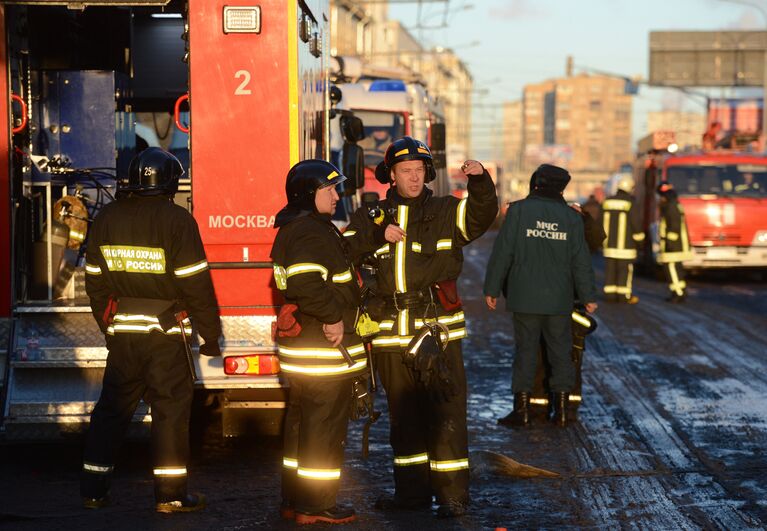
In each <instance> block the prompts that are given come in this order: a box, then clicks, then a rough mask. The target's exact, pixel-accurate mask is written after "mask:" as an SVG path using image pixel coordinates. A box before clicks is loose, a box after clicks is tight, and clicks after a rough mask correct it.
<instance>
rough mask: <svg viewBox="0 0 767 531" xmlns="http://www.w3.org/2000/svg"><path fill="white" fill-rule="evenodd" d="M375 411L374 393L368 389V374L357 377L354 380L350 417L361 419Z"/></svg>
mask: <svg viewBox="0 0 767 531" xmlns="http://www.w3.org/2000/svg"><path fill="white" fill-rule="evenodd" d="M372 411H373V395H372V394H371V393H370V391H369V390H368V379H367V377H366V376H360V377H359V378H355V379H354V381H353V382H352V404H351V411H350V417H351V419H352V420H359V419H362V418H365V417H367V416H370V415H371V413H372Z"/></svg>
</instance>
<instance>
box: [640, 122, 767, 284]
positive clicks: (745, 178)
mask: <svg viewBox="0 0 767 531" xmlns="http://www.w3.org/2000/svg"><path fill="white" fill-rule="evenodd" d="M655 136H656V137H657V138H656V142H655V145H651V144H652V142H650V143H649V144H648V143H647V142H645V144H646V145H645V148H647V147H649V149H644V150H643V151H644V152H645V153H646V154H645V155H643V156H642V157H640V160H639V164H638V175H637V179H636V180H637V199H638V201H639V203H640V204H641V205H642V208H643V213H644V219H645V224H646V229H647V231H648V233H649V234H650V236H652V238H651V241H650V242H649V243H648V246H647V248H646V249H645V253H644V256H645V258H646V260H647V262H648V263H654V257H655V254H656V252H657V242H658V238H657V215H658V214H657V204H656V194H655V189H656V187H657V185H658V184H659V183H660V182H662V181H667V182H669V183H671V184H672V185H673V187H674V189H675V190H676V191H677V193H678V195H679V201H680V203H681V204H682V206H683V207H684V211H685V217H686V221H687V228H688V231H689V237H690V246H691V248H692V256H691V258H690V259H689V260H687V261H685V262H684V264H685V266H686V267H688V268H690V269H711V268H742V267H755V268H765V267H767V156H765V155H764V154H761V153H748V152H738V151H733V150H724V149H717V150H711V151H698V152H684V153H669V152H668V149H667V148H668V147H669V146H670V145H671V148H672V150H673V149H674V147H675V145H673V136H669V135H668V134H667V133H664V132H659V133H656V134H655ZM648 140H652V139H648Z"/></svg>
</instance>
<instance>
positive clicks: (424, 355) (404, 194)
mask: <svg viewBox="0 0 767 531" xmlns="http://www.w3.org/2000/svg"><path fill="white" fill-rule="evenodd" d="M462 170H463V172H464V174H466V175H467V176H468V181H469V182H468V197H467V198H465V199H461V200H459V199H457V198H455V197H453V196H447V197H435V196H434V195H433V193H432V191H431V190H430V189H429V188H428V187H426V186H425V184H426V183H428V182H430V181H432V180H434V179H435V178H436V171H435V168H434V163H433V159H432V156H431V152H430V150H429V148H428V147H427V146H426V144H424V143H423V142H421V141H419V140H416V139H414V138H411V137H407V136H406V137H403V138H400V139H398V140H395V141H394V142H392V144H391V145H390V146H389V147H388V149H387V150H386V154H385V156H384V160H383V162H381V163H380V164H379V166H378V167H377V168H376V179H378V180H379V181H380V182H381V183H385V184H386V183H388V184H390V186H391V187H390V189H389V190H388V192H387V194H386V198H385V199H383V200H381V201H379V202H378V203H377V205H375V206H374V207H373V208H372V209H369V208H366V207H363V208H361V209H359V210H358V211H357V212H355V214H354V215H353V217H352V221H351V224H350V225H349V228H348V230H347V231H346V232H345V233H344V235H345V236H346V238H347V240H349V241H350V242H351V243H353V244H354V245H355V246H357V248H359V249H360V250H362V249H366V250H367V251H368V252H369V253H370V261H371V263H372V264H373V265H374V266H375V268H376V269H377V273H376V286H375V300H374V301H373V302H371V303H370V304H368V308H369V309H371V308H375V307H378V311H377V315H374V316H373V317H374V318H376V317H377V320H378V321H379V326H380V330H381V331H380V334H379V335H378V336H377V337H376V338H375V339H374V340H373V349H374V352H375V357H376V363H377V368H378V373H379V376H380V378H381V382H382V383H383V386H384V389H385V390H386V397H387V400H388V404H389V414H390V424H391V436H390V441H391V445H392V449H393V453H394V484H395V492H394V496H393V497H382V498H380V499H379V500H378V501H377V503H376V506H377V507H378V508H379V509H384V510H386V509H394V510H397V509H420V508H424V509H428V508H430V507H431V502H432V497H433V496H435V497H436V501H437V504H438V505H439V508H438V511H437V516H439V517H451V516H459V515H461V514H463V513H464V512H465V511H466V508H467V506H468V503H469V490H468V488H469V462H468V447H467V430H466V377H465V372H464V365H463V355H462V352H461V338H463V337H465V336H466V325H465V321H464V313H463V307H462V303H461V300H460V298H459V296H458V293H457V289H456V280H457V278H458V275H459V274H460V272H461V266H462V265H463V253H462V249H463V247H464V246H465V245H467V244H468V243H470V242H471V241H472V240H474V239H475V238H478V237H479V236H480V235H482V234H483V233H484V232H485V231H486V230H487V228H488V227H489V226H490V224H491V223H492V222H493V220H494V219H495V217H496V214H497V212H498V201H497V197H496V191H495V185H494V184H493V181H492V179H491V177H490V175H489V174H488V173H487V171H486V170H485V169H484V168H483V167H482V165H481V164H480V163H479V162H477V161H473V160H469V161H466V162H465V163H464V164H463V167H462ZM381 232H383V235H384V238H385V241H383V242H380V241H379V239H378V235H379V234H380V233H381ZM427 345H428V348H427Z"/></svg>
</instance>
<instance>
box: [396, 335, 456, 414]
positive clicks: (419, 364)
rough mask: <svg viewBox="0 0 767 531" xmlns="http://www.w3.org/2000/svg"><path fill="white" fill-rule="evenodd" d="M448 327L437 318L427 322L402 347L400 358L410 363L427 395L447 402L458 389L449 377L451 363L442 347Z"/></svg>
mask: <svg viewBox="0 0 767 531" xmlns="http://www.w3.org/2000/svg"><path fill="white" fill-rule="evenodd" d="M449 336H450V330H448V328H447V326H445V325H444V324H442V323H439V322H436V323H435V322H427V323H424V325H423V326H422V327H421V329H420V330H419V331H418V333H417V334H416V335H415V336H414V337H413V339H412V340H411V341H410V344H409V345H408V346H407V348H406V349H405V350H404V351H403V353H402V356H403V362H404V363H405V365H406V366H408V367H411V368H412V369H413V370H414V371H415V372H416V374H417V375H418V379H419V381H420V383H421V384H422V385H423V386H424V388H426V390H427V392H428V393H429V395H430V396H432V397H433V398H434V400H436V401H439V402H447V401H448V400H450V399H451V398H453V397H454V396H455V395H456V394H457V393H458V390H457V388H456V385H455V381H454V380H453V378H452V377H451V367H450V365H449V361H448V359H447V356H445V347H446V346H447V341H448V337H449Z"/></svg>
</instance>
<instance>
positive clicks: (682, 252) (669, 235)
mask: <svg viewBox="0 0 767 531" xmlns="http://www.w3.org/2000/svg"><path fill="white" fill-rule="evenodd" d="M658 233H659V234H658V235H659V237H660V252H659V253H658V262H659V263H662V264H665V263H669V262H682V261H684V260H691V259H692V251H691V250H690V237H689V235H688V234H687V222H686V221H685V219H684V209H683V208H682V205H680V204H679V202H678V201H676V200H674V201H668V202H665V203H661V205H660V225H659V227H658Z"/></svg>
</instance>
